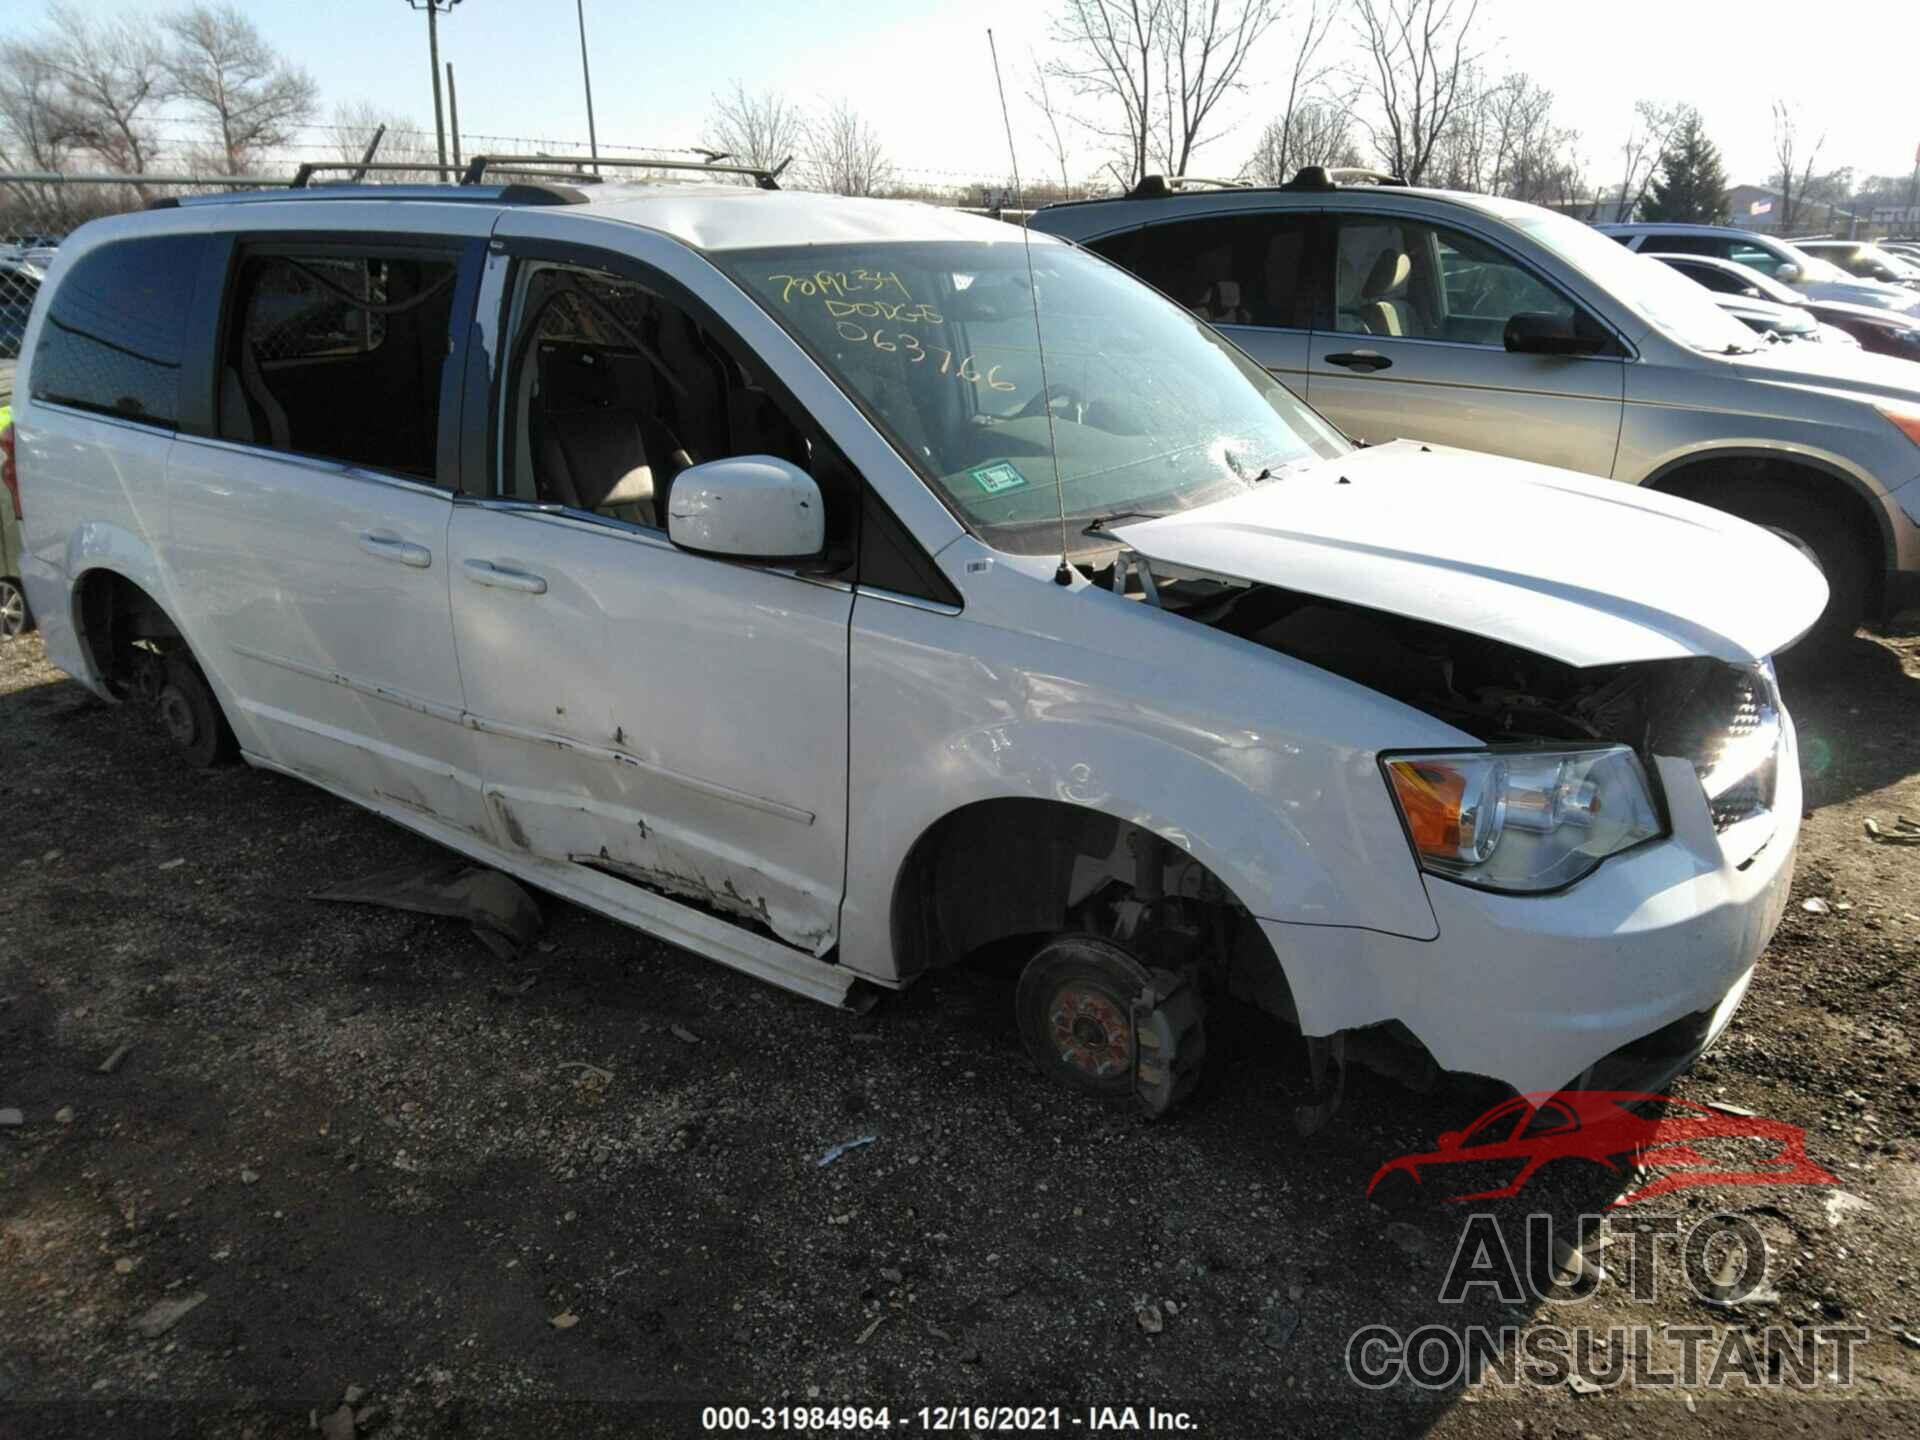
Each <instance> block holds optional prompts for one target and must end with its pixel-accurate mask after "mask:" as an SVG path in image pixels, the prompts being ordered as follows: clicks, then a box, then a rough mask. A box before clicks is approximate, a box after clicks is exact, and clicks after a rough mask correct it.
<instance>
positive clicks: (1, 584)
mask: <svg viewBox="0 0 1920 1440" xmlns="http://www.w3.org/2000/svg"><path fill="white" fill-rule="evenodd" d="M32 628H33V612H32V611H31V610H29V609H28V608H27V592H26V591H24V590H22V589H21V588H20V582H19V581H18V580H15V579H14V578H13V577H12V576H11V575H9V576H6V577H5V578H0V640H12V639H15V638H17V637H19V636H21V635H24V634H26V633H27V631H29V630H31V629H32Z"/></svg>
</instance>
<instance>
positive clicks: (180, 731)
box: [156, 685, 198, 750]
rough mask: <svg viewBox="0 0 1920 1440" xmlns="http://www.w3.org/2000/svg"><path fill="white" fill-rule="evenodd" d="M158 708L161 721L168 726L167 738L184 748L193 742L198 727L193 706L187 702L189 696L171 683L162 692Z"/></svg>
mask: <svg viewBox="0 0 1920 1440" xmlns="http://www.w3.org/2000/svg"><path fill="white" fill-rule="evenodd" d="M156 708H157V709H158V710H159V712H160V723H161V725H162V726H164V727H165V728H166V732H167V738H168V739H169V740H171V741H173V743H174V744H176V745H178V746H180V747H181V748H182V749H183V750H184V749H186V748H187V747H189V746H191V745H192V744H193V740H194V735H195V733H196V731H197V729H198V727H197V726H196V725H195V724H194V721H193V707H192V706H191V705H189V704H188V703H187V697H186V696H184V695H182V694H181V693H180V691H179V690H178V689H177V688H176V687H174V686H172V685H169V686H167V687H166V688H165V689H163V690H162V691H161V692H160V699H159V701H158V702H157V706H156Z"/></svg>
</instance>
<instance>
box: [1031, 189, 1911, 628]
mask: <svg viewBox="0 0 1920 1440" xmlns="http://www.w3.org/2000/svg"><path fill="white" fill-rule="evenodd" d="M1155 178H1157V177H1155ZM1032 223H1033V225H1034V227H1035V228H1036V229H1040V230H1044V231H1047V232H1049V233H1052V234H1055V235H1059V236H1062V237H1065V238H1068V239H1072V240H1076V241H1079V242H1081V243H1083V244H1085V245H1087V246H1088V247H1089V248H1091V249H1092V250H1094V251H1096V252H1097V253H1099V254H1101V255H1103V256H1105V257H1106V258H1107V259H1109V260H1112V261H1114V262H1115V263H1117V264H1120V265H1122V266H1124V267H1125V268H1127V269H1129V270H1131V271H1133V272H1134V273H1136V274H1137V275H1139V276H1141V277H1142V278H1143V279H1146V280H1148V281H1149V282H1151V283H1152V284H1154V285H1156V286H1157V287H1159V288H1160V289H1161V290H1162V291H1164V292H1165V293H1166V294H1168V295H1169V296H1171V297H1172V298H1173V299H1175V300H1177V301H1178V302H1180V303H1181V304H1183V305H1185V306H1186V307H1187V308H1188V309H1189V310H1191V311H1192V312H1193V313H1194V314H1196V315H1198V316H1200V317H1201V318H1202V319H1204V320H1207V321H1209V322H1210V323H1212V324H1213V325H1214V326H1216V327H1217V328H1218V329H1220V330H1221V331H1223V332H1224V333H1225V334H1226V335H1227V336H1229V337H1230V338H1231V339H1232V340H1233V341H1234V342H1235V343H1236V344H1237V345H1239V346H1240V347H1241V348H1242V349H1243V350H1245V351H1246V352H1247V353H1248V354H1249V355H1251V356H1253V357H1254V358H1255V359H1257V360H1258V361H1259V362H1260V363H1261V364H1262V365H1264V366H1265V367H1266V368H1267V369H1268V370H1269V371H1270V372H1271V373H1272V374H1274V375H1275V376H1276V377H1278V378H1279V379H1280V380H1282V381H1283V382H1284V383H1285V384H1286V385H1287V386H1288V387H1289V388H1290V389H1292V390H1293V391H1294V392H1295V393H1296V394H1298V395H1300V396H1302V397H1303V398H1305V399H1306V400H1307V402H1308V403H1309V404H1311V405H1312V406H1313V407H1314V408H1315V409H1316V410H1318V411H1319V412H1320V413H1321V414H1323V415H1325V416H1327V417H1328V418H1329V419H1331V420H1332V421H1334V423H1336V424H1337V425H1339V426H1340V427H1341V428H1342V429H1343V430H1345V431H1346V432H1347V434H1349V435H1350V436H1352V437H1354V438H1355V439H1358V440H1362V441H1366V442H1369V443H1380V442H1383V441H1387V440H1392V439H1395V438H1396V437H1409V438H1413V439H1419V440H1427V441H1434V442H1440V443H1445V444H1448V445H1458V446H1463V447H1466V448H1470V449H1475V450H1482V451H1491V452H1494V453H1498V454H1504V455H1510V456H1515V457H1518V458H1520V459H1525V460H1535V461H1540V462H1543V463H1545V464H1550V465H1558V466H1564V467H1567V468H1569V469H1574V470H1582V471H1585V472H1587V473H1589V474H1593V475H1602V476H1610V477H1611V478H1613V479H1616V480H1625V481H1628V482H1630V483H1632V484H1637V485H1646V486H1649V487H1652V488H1654V489H1657V490H1662V491H1665V492H1667V493H1670V494H1676V495H1683V496H1686V497H1687V498H1689V499H1694V500H1699V501H1702V502H1704V503H1706V504H1710V505H1713V506H1715V507H1717V508H1719V509H1723V510H1727V511H1730V512H1732V513H1734V514H1737V515H1740V516H1743V517H1744V518H1746V519H1749V520H1753V521H1756V522H1757V523H1760V524H1762V525H1765V526H1767V527H1768V528H1769V529H1772V530H1774V531H1776V532H1777V533H1780V534H1782V535H1783V536H1785V537H1786V538H1788V539H1789V540H1791V541H1792V542H1793V543H1794V544H1796V545H1797V546H1798V547H1799V548H1800V549H1801V550H1802V552H1803V553H1805V554H1807V555H1808V556H1809V557H1811V558H1812V559H1813V560H1814V561H1815V562H1816V563H1817V564H1818V565H1819V566H1820V567H1821V569H1822V570H1823V571H1824V572H1825V574H1826V576H1827V580H1828V583H1829V585H1830V587H1831V590H1832V596H1833V598H1832V600H1831V602H1830V604H1829V606H1828V609H1827V613H1826V615H1825V616H1824V617H1823V619H1822V622H1821V625H1820V627H1819V631H1818V632H1817V633H1818V634H1819V635H1820V636H1821V637H1822V638H1827V639H1832V638H1835V637H1840V636H1844V635H1847V634H1849V633H1851V631H1852V630H1853V628H1854V626H1855V625H1856V624H1857V623H1858V621H1859V620H1860V619H1861V618H1862V617H1864V616H1868V615H1875V614H1883V613H1889V612H1891V611H1893V610H1897V609H1901V608H1904V607H1905V606H1906V605H1909V604H1912V603H1915V601H1916V600H1920V371H1915V370H1914V369H1913V368H1912V366H1911V365H1909V364H1908V363H1906V362H1904V361H1899V360H1891V359H1886V358H1884V357H1879V356H1873V355H1863V354H1860V353H1859V352H1856V351H1846V352H1839V351H1834V350H1829V349H1828V348H1826V347H1815V346H1791V347H1788V346H1768V345H1765V344H1762V343H1760V342H1759V341H1758V339H1757V337H1755V336H1754V335H1753V334H1751V333H1750V332H1749V331H1747V330H1746V329H1745V328H1744V327H1742V326H1741V325H1740V324H1739V322H1738V321H1736V320H1734V319H1732V318H1731V317H1729V316H1727V315H1725V314H1724V313H1723V312H1721V311H1720V310H1719V308H1718V307H1717V306H1715V305H1714V304H1713V302H1712V299H1711V297H1710V296H1708V295H1707V294H1706V293H1705V292H1704V291H1702V290H1701V289H1700V287H1698V286H1697V285H1694V284H1692V283H1691V282H1689V281H1687V280H1686V279H1685V278H1684V277H1682V276H1679V275H1676V274H1674V273H1673V272H1672V271H1670V270H1669V269H1667V268H1666V267H1665V266H1663V265H1661V264H1659V263H1658V262H1657V261H1651V260H1648V259H1645V258H1644V257H1641V256H1638V255H1635V254H1633V253H1632V252H1631V251H1629V250H1628V249H1626V248H1624V247H1623V246H1621V245H1619V244H1617V243H1616V242H1615V241H1614V240H1612V239H1610V238H1608V237H1607V236H1605V235H1603V234H1601V233H1600V232H1599V231H1597V230H1595V229H1593V228H1592V227H1590V226H1587V225H1584V224H1582V223H1580V222H1579V221H1577V220H1572V219H1569V218H1568V217H1566V216H1564V215H1559V214H1556V213H1555V212H1553V211H1550V210H1544V209H1541V208H1539V207H1537V206H1532V205H1525V204H1521V203H1519V202H1517V201H1512V200H1502V199H1498V198H1495V197H1492V196H1485V195H1468V194H1462V193H1457V192H1452V191H1442V190H1425V189H1415V188H1411V187H1408V186H1404V185H1398V184H1371V183H1370V184H1360V185H1349V184H1338V183H1335V182H1334V181H1333V180H1332V179H1330V178H1329V177H1328V176H1327V174H1326V172H1324V171H1316V170H1308V171H1303V172H1302V173H1301V175H1300V176H1297V177H1296V178H1295V179H1294V180H1293V181H1292V182H1290V183H1289V184H1287V185H1284V186H1279V187H1274V188H1266V189H1256V188H1250V187H1239V186H1231V187H1212V188H1206V189H1201V188H1198V187H1186V186H1183V185H1181V184H1180V183H1179V182H1174V183H1171V184H1169V183H1167V182H1165V181H1160V182H1159V183H1157V184H1155V183H1152V181H1151V180H1150V181H1149V183H1146V184H1143V185H1141V186H1140V187H1137V188H1136V189H1135V190H1134V191H1133V192H1132V193H1131V194H1130V195H1128V196H1127V197H1125V198H1122V199H1113V200H1095V201H1085V202H1080V203H1076V204H1066V205H1056V206H1050V207H1048V208H1047V209H1044V210H1041V211H1040V212H1038V213H1037V214H1036V215H1035V216H1034V217H1033V222H1032ZM1488 521H1489V523H1492V524H1497V523H1498V516H1497V515H1490V516H1489V517H1488ZM1568 538H1569V539H1572V538H1574V537H1568ZM1728 579H1729V581H1730V583H1732V582H1737V581H1739V580H1742V579H1744V580H1746V581H1747V582H1748V583H1752V582H1755V581H1758V582H1759V583H1764V582H1765V577H1763V576H1756V577H1728Z"/></svg>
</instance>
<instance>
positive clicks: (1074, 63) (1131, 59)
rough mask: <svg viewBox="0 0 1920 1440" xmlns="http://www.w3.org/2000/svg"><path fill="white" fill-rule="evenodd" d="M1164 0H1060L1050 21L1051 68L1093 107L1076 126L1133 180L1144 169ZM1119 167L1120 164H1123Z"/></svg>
mask: <svg viewBox="0 0 1920 1440" xmlns="http://www.w3.org/2000/svg"><path fill="white" fill-rule="evenodd" d="M1168 3H1169V0H1065V3H1064V5H1063V6H1062V7H1061V9H1060V11H1059V13H1058V14H1056V15H1055V16H1054V21H1053V40H1054V44H1055V45H1056V46H1057V47H1058V48H1059V51H1060V54H1059V58H1057V59H1056V60H1055V61H1054V62H1053V64H1052V67H1051V73H1052V74H1053V75H1054V76H1055V77H1057V78H1058V79H1059V80H1061V81H1062V82H1064V83H1065V84H1066V86H1067V88H1068V89H1070V90H1071V91H1072V92H1073V93H1074V94H1075V95H1077V96H1079V97H1080V98H1081V99H1082V100H1083V101H1086V102H1087V103H1088V104H1089V105H1091V106H1092V107H1093V115H1092V117H1091V118H1082V119H1081V121H1080V124H1081V125H1082V127H1083V128H1085V129H1086V130H1087V131H1088V132H1089V133H1090V134H1092V135H1094V136H1096V137H1097V138H1099V139H1100V140H1102V141H1104V142H1105V143H1106V144H1107V145H1109V146H1110V147H1111V148H1112V149H1113V150H1114V152H1115V159H1114V167H1115V173H1116V174H1118V175H1120V177H1121V179H1122V183H1123V184H1127V185H1132V184H1134V183H1135V182H1137V181H1138V180H1139V179H1140V177H1141V176H1142V175H1145V174H1146V173H1147V145H1148V140H1149V137H1150V136H1151V135H1152V133H1153V127H1154V123H1155V118H1156V112H1155V109H1154V101H1155V98H1156V96H1158V95H1159V93H1160V92H1159V89H1158V80H1159V75H1158V69H1159V67H1158V66H1157V65H1156V64H1155V57H1156V47H1157V46H1158V43H1159V38H1158V37H1159V33H1160V28H1161V23H1162V15H1163V12H1164V11H1165V8H1166V6H1167V4H1168ZM1123 167H1124V168H1123Z"/></svg>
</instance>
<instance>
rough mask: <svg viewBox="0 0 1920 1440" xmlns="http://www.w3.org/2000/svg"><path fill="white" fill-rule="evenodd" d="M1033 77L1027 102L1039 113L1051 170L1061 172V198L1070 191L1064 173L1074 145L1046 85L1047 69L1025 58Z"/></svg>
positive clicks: (1051, 89) (1032, 57) (1036, 60)
mask: <svg viewBox="0 0 1920 1440" xmlns="http://www.w3.org/2000/svg"><path fill="white" fill-rule="evenodd" d="M1027 59H1028V64H1029V66H1030V68H1031V71H1032V75H1033V88H1032V89H1031V90H1029V91H1028V92H1027V100H1028V102H1029V103H1031V104H1032V106H1033V108H1034V109H1036V110H1038V111H1039V112H1040V118H1041V119H1042V120H1044V121H1046V125H1047V128H1046V131H1045V133H1044V134H1042V135H1041V137H1040V139H1041V143H1042V144H1044V145H1045V146H1046V147H1047V154H1048V156H1049V157H1050V158H1051V159H1052V161H1053V166H1054V168H1056V169H1058V170H1059V172H1060V190H1061V193H1062V194H1066V193H1070V192H1071V191H1072V189H1073V180H1072V177H1071V176H1070V175H1069V174H1068V173H1067V162H1068V157H1069V156H1071V155H1072V154H1073V144H1072V142H1071V141H1070V140H1069V139H1068V138H1067V135H1068V131H1067V128H1066V123H1067V117H1066V115H1065V114H1064V113H1063V112H1062V111H1061V109H1060V107H1059V106H1057V105H1056V104H1054V100H1053V88H1052V87H1051V86H1050V85H1049V84H1048V83H1047V67H1046V66H1044V65H1042V64H1041V63H1040V61H1039V59H1038V58H1037V57H1035V56H1033V55H1029V56H1028V57H1027Z"/></svg>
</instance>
